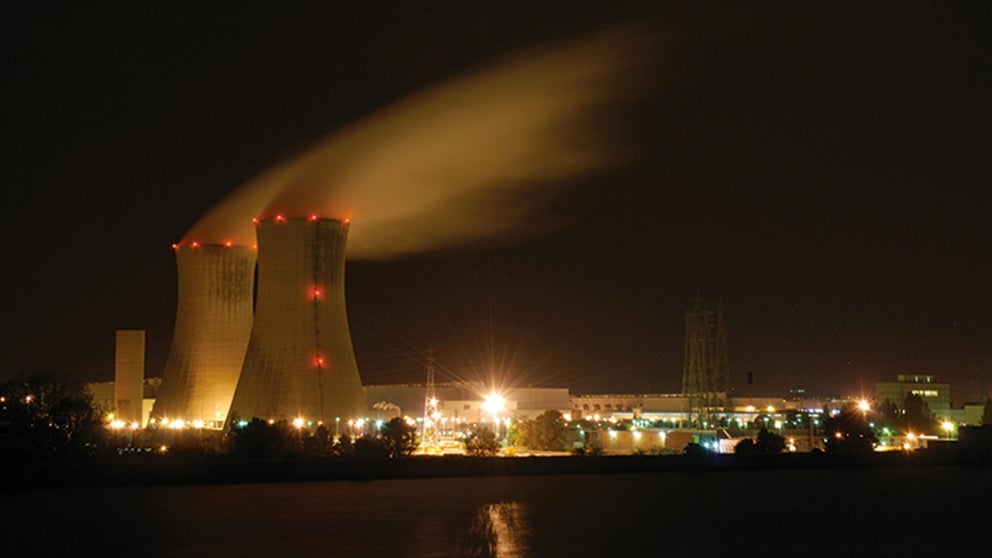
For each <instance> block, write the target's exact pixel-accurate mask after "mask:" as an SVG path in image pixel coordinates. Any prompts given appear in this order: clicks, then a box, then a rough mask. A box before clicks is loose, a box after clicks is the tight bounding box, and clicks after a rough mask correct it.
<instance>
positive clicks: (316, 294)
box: [310, 287, 323, 300]
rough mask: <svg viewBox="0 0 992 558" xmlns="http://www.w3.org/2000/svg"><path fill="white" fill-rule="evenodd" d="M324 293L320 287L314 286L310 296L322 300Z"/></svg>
mask: <svg viewBox="0 0 992 558" xmlns="http://www.w3.org/2000/svg"><path fill="white" fill-rule="evenodd" d="M322 295H323V292H322V291H321V290H320V287H314V288H312V289H310V297H311V298H313V299H314V300H320V297H321V296H322Z"/></svg>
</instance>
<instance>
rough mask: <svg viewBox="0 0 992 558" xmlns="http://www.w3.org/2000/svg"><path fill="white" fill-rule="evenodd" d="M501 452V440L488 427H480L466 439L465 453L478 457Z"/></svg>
mask: <svg viewBox="0 0 992 558" xmlns="http://www.w3.org/2000/svg"><path fill="white" fill-rule="evenodd" d="M497 451H499V440H497V439H496V433H495V432H493V431H492V430H490V429H489V428H488V427H486V426H480V427H479V428H476V429H475V431H473V432H472V435H471V436H469V437H468V438H466V439H465V452H466V453H468V454H469V455H474V456H477V457H482V456H488V455H496V452H497Z"/></svg>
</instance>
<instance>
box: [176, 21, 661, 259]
mask: <svg viewBox="0 0 992 558" xmlns="http://www.w3.org/2000/svg"><path fill="white" fill-rule="evenodd" d="M643 46H644V37H643V36H642V35H641V34H640V33H638V32H636V31H632V30H630V29H626V30H622V31H609V32H604V33H600V34H598V35H594V36H591V37H586V38H584V39H581V40H578V41H574V42H571V43H566V44H560V45H556V46H552V47H543V48H540V49H533V50H529V51H527V52H524V53H520V54H517V55H514V56H510V57H507V58H505V59H502V60H498V61H495V62H492V63H491V64H489V65H488V66H487V67H484V68H482V69H478V70H476V71H474V72H471V73H469V74H467V75H464V76H462V77H459V78H456V79H452V80H450V81H447V82H444V83H442V84H439V85H436V86H433V87H430V88H428V89H426V90H423V91H421V92H419V93H416V94H414V95H411V96H409V97H407V98H405V99H402V100H400V101H398V102H396V103H394V104H393V105H390V106H388V107H386V108H384V109H382V110H380V111H378V112H376V113H373V114H372V115H370V116H368V117H365V118H364V119H361V120H359V121H357V122H355V123H353V124H351V125H349V126H348V127H346V128H344V129H342V130H339V131H336V132H334V133H332V134H330V135H329V136H327V137H325V138H323V139H321V140H319V141H318V142H316V143H315V144H314V145H312V146H311V147H310V148H309V149H308V150H306V151H304V152H302V153H301V154H300V155H299V156H297V157H295V158H292V159H290V160H288V161H286V162H284V163H281V164H279V165H276V166H274V167H273V168H271V169H269V170H267V171H265V172H263V173H261V174H260V175H259V176H257V177H255V178H253V179H252V180H250V181H248V182H247V183H245V184H244V185H243V186H242V187H240V188H239V189H238V190H236V191H235V192H233V193H232V194H231V195H229V196H228V197H227V198H226V199H224V200H223V201H222V202H221V203H220V204H219V205H217V206H216V207H214V208H213V209H211V210H210V211H209V212H208V213H207V214H206V215H205V216H203V217H202V218H201V219H200V220H199V222H197V223H196V224H195V225H194V226H193V228H192V229H191V230H190V231H189V232H188V233H187V235H186V237H185V238H184V239H183V240H184V242H192V241H199V242H210V243H220V242H225V241H233V242H236V243H239V244H246V245H248V244H252V243H254V238H255V231H254V227H253V225H252V222H251V219H252V218H254V217H259V216H263V217H264V216H271V215H275V214H283V215H286V216H287V217H289V216H297V217H303V216H309V215H319V216H321V217H331V218H340V219H344V218H349V219H351V231H350V233H349V235H350V238H349V248H348V255H349V257H350V258H355V259H386V258H390V257H394V256H397V255H402V254H412V253H418V252H424V251H430V250H435V249H440V248H445V247H452V246H457V245H459V244H463V243H468V242H472V241H474V240H477V239H480V238H491V237H501V238H505V237H508V236H510V235H515V234H519V233H523V232H527V231H528V230H531V227H533V226H536V224H534V223H531V224H529V221H528V219H525V216H526V215H527V214H528V212H529V211H530V210H531V209H533V206H534V205H535V204H538V203H540V202H541V201H544V200H546V199H547V195H548V194H550V193H553V192H554V191H555V190H556V188H555V186H556V185H560V184H561V183H562V182H564V181H566V180H568V179H572V178H576V177H579V176H582V175H585V174H587V173H591V172H596V171H601V170H603V169H605V168H608V167H609V166H611V165H614V164H616V163H618V162H620V161H622V160H624V158H625V156H626V154H625V153H624V151H623V150H622V149H619V148H618V146H617V142H616V141H615V139H616V138H615V136H614V135H613V134H612V133H611V130H613V129H614V127H613V126H612V125H611V124H610V123H609V119H608V111H609V109H610V108H611V107H615V106H617V103H618V102H620V101H622V100H623V99H625V98H626V97H627V95H628V94H630V93H631V92H632V89H633V88H632V87H631V85H632V80H630V79H629V73H628V72H629V71H630V70H632V69H635V68H636V67H637V62H638V59H639V57H640V54H641V52H642V50H643ZM539 222H540V220H537V223H539Z"/></svg>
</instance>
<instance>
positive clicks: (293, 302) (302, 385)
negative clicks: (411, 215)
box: [228, 216, 368, 423]
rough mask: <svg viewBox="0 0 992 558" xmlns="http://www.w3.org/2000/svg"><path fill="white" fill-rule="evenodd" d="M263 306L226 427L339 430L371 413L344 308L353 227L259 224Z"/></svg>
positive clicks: (315, 222)
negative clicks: (274, 424)
mask: <svg viewBox="0 0 992 558" xmlns="http://www.w3.org/2000/svg"><path fill="white" fill-rule="evenodd" d="M256 224H257V226H256V234H257V237H258V300H257V303H256V307H255V317H254V322H253V325H252V329H251V337H250V340H249V343H248V349H247V353H246V355H245V359H244V366H243V367H242V369H241V376H240V379H239V381H238V385H237V390H236V391H235V394H234V399H233V402H232V404H231V410H230V416H229V417H228V420H229V421H231V420H235V419H245V420H246V419H251V418H255V417H258V418H262V419H266V420H268V419H273V420H290V421H293V420H296V419H303V420H306V421H308V422H313V423H318V422H324V423H333V422H335V419H338V420H342V419H348V418H357V417H362V416H364V415H365V414H367V410H368V407H367V405H366V403H365V395H364V392H363V390H362V384H361V380H360V377H359V374H358V364H357V363H356V361H355V353H354V349H353V348H352V344H351V332H350V329H349V327H348V316H347V310H346V308H345V287H344V283H345V247H346V243H347V235H348V223H347V221H338V220H333V219H321V218H317V217H315V216H314V217H310V218H285V217H282V216H276V217H270V218H266V219H261V220H258V221H257V223H256Z"/></svg>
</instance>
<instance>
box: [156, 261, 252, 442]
mask: <svg viewBox="0 0 992 558" xmlns="http://www.w3.org/2000/svg"><path fill="white" fill-rule="evenodd" d="M176 264H177V268H178V272H179V296H178V305H177V309H176V326H175V330H174V332H173V336H172V348H171V349H170V351H169V357H168V360H167V361H166V363H165V371H164V372H163V374H162V385H161V386H160V387H159V392H158V398H157V399H156V401H155V406H154V408H153V409H152V417H154V418H156V419H159V420H161V419H163V418H166V419H171V420H175V419H182V420H184V421H203V423H204V424H205V425H208V426H217V427H219V426H222V425H223V422H224V419H225V418H226V417H227V412H228V409H229V408H230V405H231V398H232V397H234V389H235V387H237V384H238V375H239V374H240V373H241V364H242V362H244V357H245V349H246V348H247V346H248V337H249V335H250V334H251V319H252V293H253V289H254V280H255V251H254V250H253V249H251V248H247V247H244V246H237V245H233V246H232V245H212V244H211V245H203V246H200V245H198V244H196V243H192V244H189V245H185V244H184V245H178V246H176Z"/></svg>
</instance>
